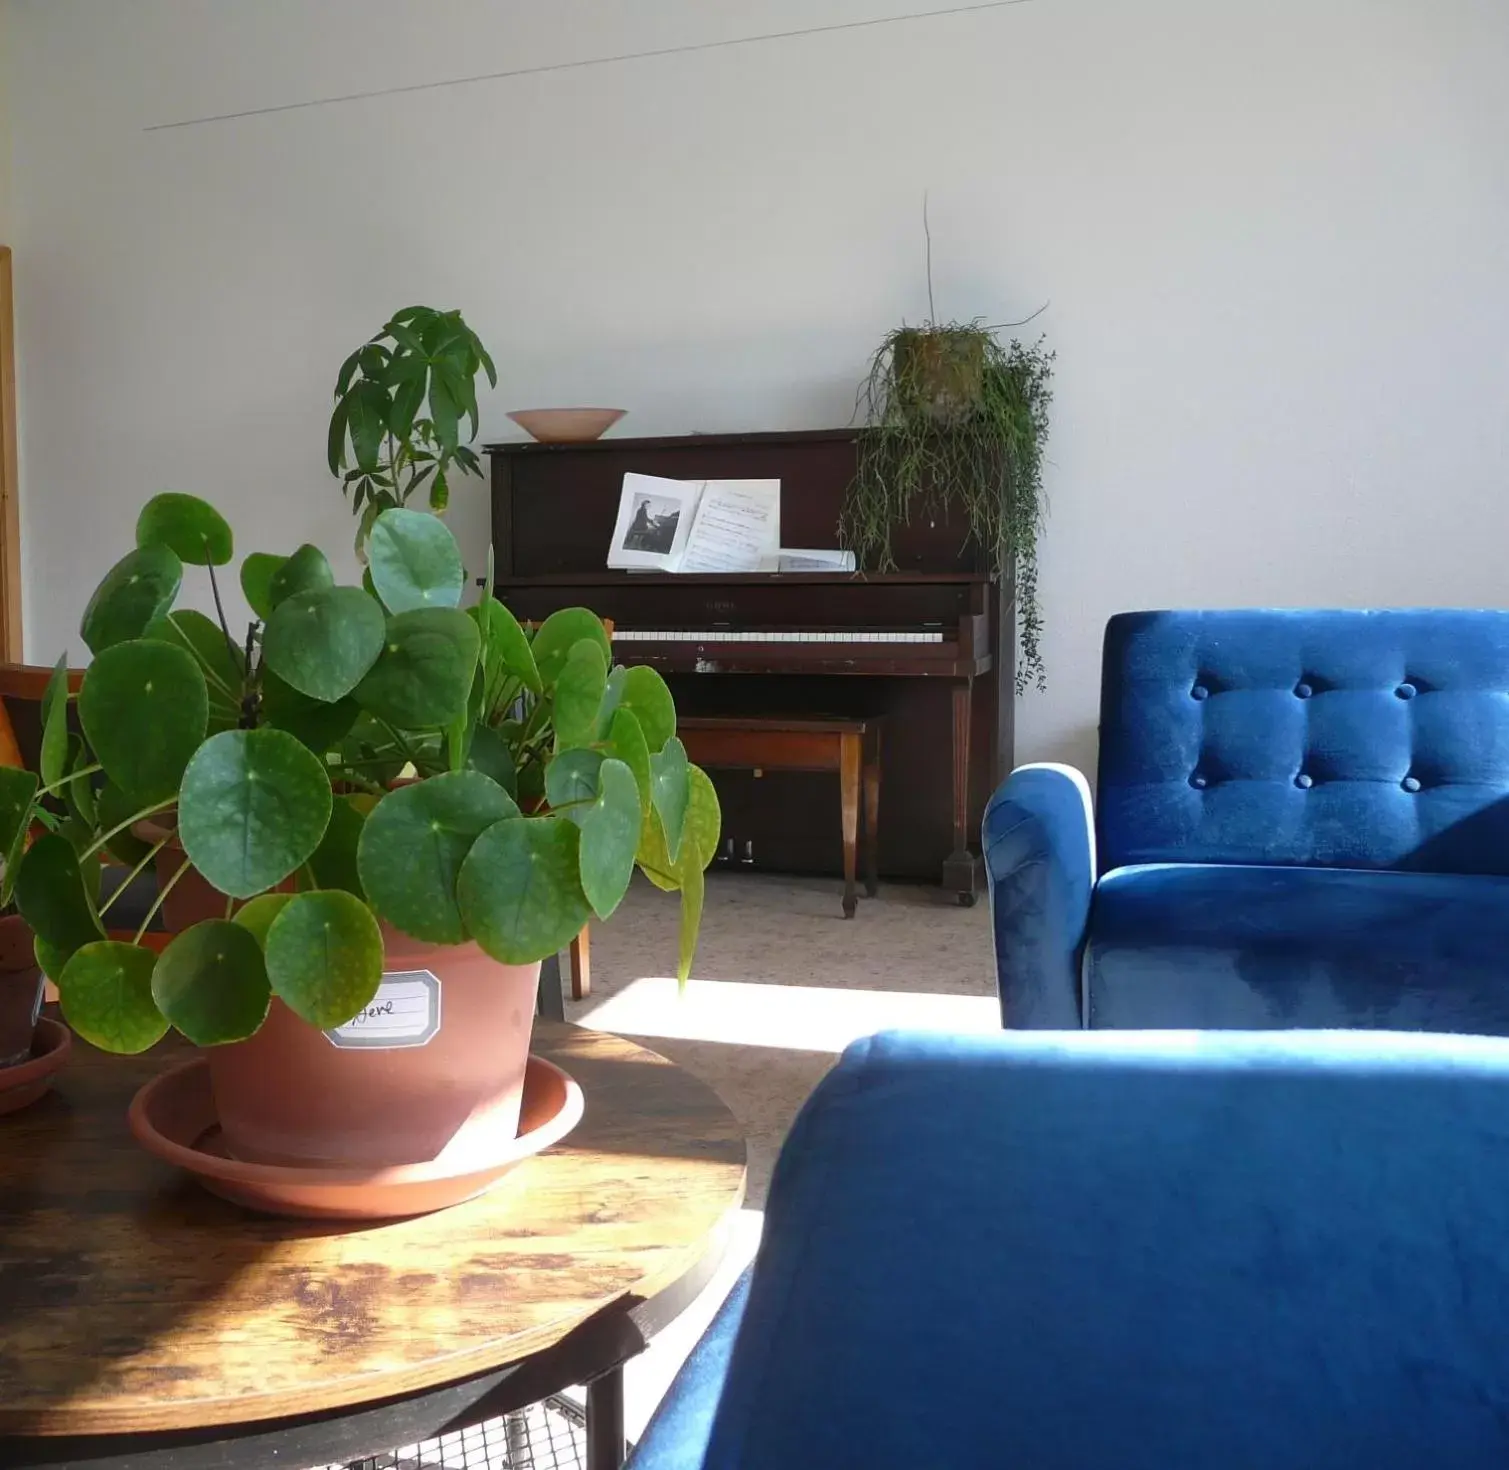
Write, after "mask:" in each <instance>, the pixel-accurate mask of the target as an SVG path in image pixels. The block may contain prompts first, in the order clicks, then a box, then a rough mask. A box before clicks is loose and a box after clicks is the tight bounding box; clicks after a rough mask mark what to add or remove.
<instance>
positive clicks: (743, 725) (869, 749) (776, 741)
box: [676, 715, 881, 919]
mask: <svg viewBox="0 0 1509 1470" xmlns="http://www.w3.org/2000/svg"><path fill="white" fill-rule="evenodd" d="M880 726H881V721H880V719H879V718H878V717H877V718H874V719H863V720H860V719H802V718H799V717H793V718H790V719H785V718H782V717H781V716H779V715H730V716H709V717H706V718H704V717H698V716H686V717H683V718H682V719H680V720H678V721H677V724H676V733H677V734H678V735H679V736H680V737H681V743H682V744H683V745H684V746H686V753H687V755H688V756H689V757H690V758H691V760H692V761H693V762H694V763H695V764H697V765H699V766H709V767H711V768H713V769H714V770H717V769H719V768H722V769H724V770H741V771H748V770H752V771H753V772H754V773H755V775H756V776H762V775H764V773H765V772H766V771H767V770H769V771H836V772H837V773H838V786H839V818H840V821H841V822H842V825H843V837H844V918H846V919H852V918H853V917H854V911H855V909H856V908H857V907H858V906H859V905H858V901H857V899H856V897H855V890H854V880H855V873H856V869H857V867H858V859H859V797H860V790H861V787H862V788H863V791H864V826H865V892H866V893H867V894H868V895H869V896H870V897H871V898H874V897H875V894H876V892H877V890H878V887H879V837H880Z"/></svg>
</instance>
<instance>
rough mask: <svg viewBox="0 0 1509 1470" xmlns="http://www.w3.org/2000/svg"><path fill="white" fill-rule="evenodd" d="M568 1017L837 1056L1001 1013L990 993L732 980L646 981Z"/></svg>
mask: <svg viewBox="0 0 1509 1470" xmlns="http://www.w3.org/2000/svg"><path fill="white" fill-rule="evenodd" d="M576 1019H577V1020H579V1021H580V1022H581V1023H582V1024H583V1025H587V1026H593V1027H596V1028H597V1029H599V1030H602V1031H616V1032H618V1033H619V1034H621V1035H627V1036H635V1037H662V1038H666V1039H675V1040H682V1041H714V1042H724V1043H727V1044H728V1045H730V1046H767V1047H779V1048H780V1049H782V1050H783V1051H806V1052H831V1053H837V1052H841V1051H842V1050H843V1049H844V1048H845V1047H846V1046H848V1045H849V1043H850V1042H853V1041H857V1040H859V1039H860V1038H861V1037H863V1036H873V1035H874V1034H875V1032H877V1031H895V1030H902V1031H933V1032H939V1031H942V1032H953V1033H959V1032H967V1033H973V1034H975V1035H988V1034H990V1033H992V1032H997V1031H999V1030H1000V1029H1001V1008H1000V1005H999V1003H998V1002H997V1000H996V998H995V997H994V996H993V995H992V996H977V995H938V994H933V993H927V992H922V991H906V990H852V989H842V990H838V989H826V988H824V987H821V986H816V985H770V984H748V983H745V982H742V981H735V980H691V981H689V982H688V983H687V985H686V988H685V990H684V991H678V988H677V985H676V981H675V980H674V978H671V977H667V976H658V975H654V976H652V975H647V976H643V977H641V978H640V979H638V980H632V981H630V982H629V983H628V984H627V985H625V986H623V987H622V988H621V989H619V990H617V991H616V992H615V993H614V994H612V995H609V996H606V997H604V998H603V999H602V1000H600V1001H595V1002H589V1003H588V1004H587V1005H585V1006H584V1007H583V1008H582V1009H581V1010H580V1011H578V1013H577V1016H576Z"/></svg>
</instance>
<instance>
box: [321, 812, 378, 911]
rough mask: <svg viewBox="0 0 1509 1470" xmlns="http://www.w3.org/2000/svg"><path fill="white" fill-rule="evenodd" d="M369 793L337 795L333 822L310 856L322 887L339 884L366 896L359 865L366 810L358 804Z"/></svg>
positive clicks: (360, 896)
mask: <svg viewBox="0 0 1509 1470" xmlns="http://www.w3.org/2000/svg"><path fill="white" fill-rule="evenodd" d="M367 800H370V798H368V797H362V796H358V797H352V796H338V797H336V798H335V805H334V806H332V807H331V808H330V825H329V826H328V827H326V828H325V836H324V838H323V839H322V840H321V842H320V845H319V846H318V847H317V848H315V850H314V856H313V857H312V858H310V859H309V870H310V872H312V873H313V874H314V881H315V882H316V883H317V884H318V885H319V886H320V887H321V888H339V889H341V890H342V891H343V892H345V893H354V894H355V895H356V896H357V897H358V898H365V897H366V893H365V891H364V890H363V888H362V880H361V876H360V874H359V873H358V871H357V866H356V849H357V845H358V843H360V841H361V836H362V828H363V827H364V826H366V823H367V814H366V812H364V811H363V810H362V809H361V806H360V805H358V803H360V802H365V801H367Z"/></svg>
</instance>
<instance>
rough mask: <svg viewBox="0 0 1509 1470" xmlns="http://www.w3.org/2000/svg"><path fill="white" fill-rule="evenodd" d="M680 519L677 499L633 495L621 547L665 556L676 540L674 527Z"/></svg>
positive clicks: (641, 494)
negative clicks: (627, 526) (627, 524)
mask: <svg viewBox="0 0 1509 1470" xmlns="http://www.w3.org/2000/svg"><path fill="white" fill-rule="evenodd" d="M680 520H681V502H680V501H678V500H673V499H672V498H671V497H670V496H661V495H645V494H644V493H642V492H641V493H639V494H637V495H635V497H634V503H633V508H632V510H631V512H630V516H629V529H628V530H627V531H626V532H625V533H624V538H623V549H624V550H625V551H639V552H647V553H649V554H650V555H652V556H669V555H670V553H671V547H672V546H674V545H675V544H676V527H677V525H678V524H679V523H680Z"/></svg>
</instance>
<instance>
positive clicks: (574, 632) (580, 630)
mask: <svg viewBox="0 0 1509 1470" xmlns="http://www.w3.org/2000/svg"><path fill="white" fill-rule="evenodd" d="M583 638H590V639H591V640H592V641H593V642H594V643H596V644H597V646H598V647H599V648H600V649H601V650H602V655H603V663H604V664H611V663H612V662H613V644H612V643H611V642H610V641H609V639H608V630H607V629H606V628H604V627H603V625H602V619H601V618H599V617H598V616H597V614H596V613H594V612H589V611H588V610H587V609H586V608H584V607H563V608H561V609H560V610H559V611H558V612H553V613H551V614H550V616H549V617H548V618H546V619H545V621H544V622H543V623H541V624H540V626H539V630H538V631H537V632H536V633H535V635H534V642H533V643H532V644H531V645H530V652H531V653H532V654H533V655H534V661H535V666H536V668H538V669H539V672H540V679H541V680H542V681H543V683H544V686H545V688H547V689H549V688H551V687H552V686H553V685H554V684H555V681H556V680H557V679H559V678H560V676H561V670H562V669H564V668H565V667H566V660H567V659H568V658H569V657H570V656H571V650H572V649H573V648H575V647H576V645H577V644H578V643H580V642H581V641H582V639H583ZM656 748H657V749H658V748H659V747H658V746H657V747H656Z"/></svg>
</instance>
